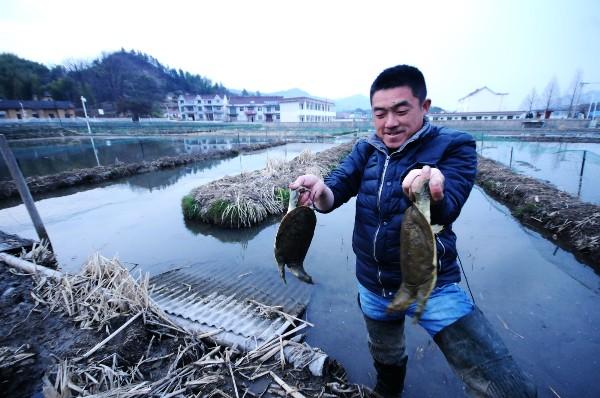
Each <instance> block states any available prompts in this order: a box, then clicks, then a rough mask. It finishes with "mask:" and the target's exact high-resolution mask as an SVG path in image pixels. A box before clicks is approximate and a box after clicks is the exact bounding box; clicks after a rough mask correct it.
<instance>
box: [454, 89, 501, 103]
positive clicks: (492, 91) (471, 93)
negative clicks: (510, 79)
mask: <svg viewBox="0 0 600 398" xmlns="http://www.w3.org/2000/svg"><path fill="white" fill-rule="evenodd" d="M483 90H487V91H489V92H490V93H492V94H494V95H508V93H497V92H495V91H494V90H491V89H489V88H488V87H487V86H483V87H481V88H478V89H477V90H475V91H472V92H470V93H469V94H467V95H465V96H464V97H462V98H460V99H459V101H462V100H464V99H465V98H468V97H471V96H473V95H475V94H477V93H478V92H480V91H483Z"/></svg>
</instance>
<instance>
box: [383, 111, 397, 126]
mask: <svg viewBox="0 0 600 398" xmlns="http://www.w3.org/2000/svg"><path fill="white" fill-rule="evenodd" d="M397 125H398V116H396V114H395V113H394V112H389V113H388V114H387V116H386V118H385V127H386V128H393V127H396V126H397Z"/></svg>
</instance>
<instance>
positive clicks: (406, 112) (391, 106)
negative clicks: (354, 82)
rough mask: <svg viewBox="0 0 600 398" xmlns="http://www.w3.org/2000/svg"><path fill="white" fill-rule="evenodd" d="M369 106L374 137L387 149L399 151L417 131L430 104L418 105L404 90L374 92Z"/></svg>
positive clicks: (392, 89)
mask: <svg viewBox="0 0 600 398" xmlns="http://www.w3.org/2000/svg"><path fill="white" fill-rule="evenodd" d="M371 102H372V104H371V107H372V110H373V120H374V123H375V131H376V134H377V136H378V137H379V138H381V140H382V141H383V143H384V144H385V146H387V147H388V148H390V149H397V148H399V147H400V146H401V145H402V144H403V143H404V142H405V141H406V140H408V139H409V138H410V136H411V135H413V134H414V133H416V132H417V131H419V129H420V128H421V127H422V126H423V117H424V116H425V114H426V113H427V112H428V111H429V106H430V105H431V100H425V101H424V102H423V104H421V103H420V102H419V98H417V97H415V96H414V95H413V93H412V90H411V89H410V87H407V86H401V87H394V88H390V89H385V90H379V91H376V92H375V93H374V94H373V99H372V100H371Z"/></svg>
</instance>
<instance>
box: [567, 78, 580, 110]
mask: <svg viewBox="0 0 600 398" xmlns="http://www.w3.org/2000/svg"><path fill="white" fill-rule="evenodd" d="M582 79H583V72H582V71H581V69H577V72H575V76H574V77H573V82H572V83H571V90H572V92H573V94H572V95H571V102H569V115H568V117H573V114H572V113H573V106H576V104H575V103H574V101H575V95H576V94H577V89H579V88H581V81H582ZM571 90H569V91H571Z"/></svg>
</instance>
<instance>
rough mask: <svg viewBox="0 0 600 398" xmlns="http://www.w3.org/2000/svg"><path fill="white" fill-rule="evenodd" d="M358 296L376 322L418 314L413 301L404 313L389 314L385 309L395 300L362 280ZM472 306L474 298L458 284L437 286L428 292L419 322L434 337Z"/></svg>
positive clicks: (369, 315) (363, 309) (395, 319)
mask: <svg viewBox="0 0 600 398" xmlns="http://www.w3.org/2000/svg"><path fill="white" fill-rule="evenodd" d="M358 296H359V300H360V307H361V309H362V312H363V314H364V316H365V317H367V318H369V319H371V320H374V321H384V322H385V321H389V322H393V321H399V320H401V319H404V316H405V315H408V316H410V317H411V318H412V317H413V316H414V313H415V309H416V303H413V304H411V305H410V306H409V307H408V309H407V310H406V312H405V313H402V312H396V313H390V314H388V313H387V312H386V310H387V307H388V305H389V304H390V303H391V302H392V299H388V298H385V297H381V296H379V295H378V294H375V293H373V292H371V291H370V290H368V289H367V288H365V287H364V286H362V285H361V284H360V283H359V284H358ZM473 308H475V307H474V305H473V301H472V300H471V298H470V297H469V296H468V295H467V294H466V293H465V291H464V290H462V289H461V288H460V286H458V284H457V283H450V284H447V285H444V286H440V287H436V288H434V289H433V290H432V291H431V294H430V295H429V300H427V304H426V305H425V310H424V311H423V314H422V315H421V319H420V320H419V325H421V326H422V327H423V328H424V329H425V330H426V331H427V333H429V335H430V336H432V337H433V336H435V335H436V334H437V333H438V332H439V331H440V330H442V329H443V328H445V327H446V326H448V325H451V324H453V323H454V322H456V321H457V320H459V319H460V318H462V317H463V316H465V315H467V314H469V313H470V312H471V311H473Z"/></svg>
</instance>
